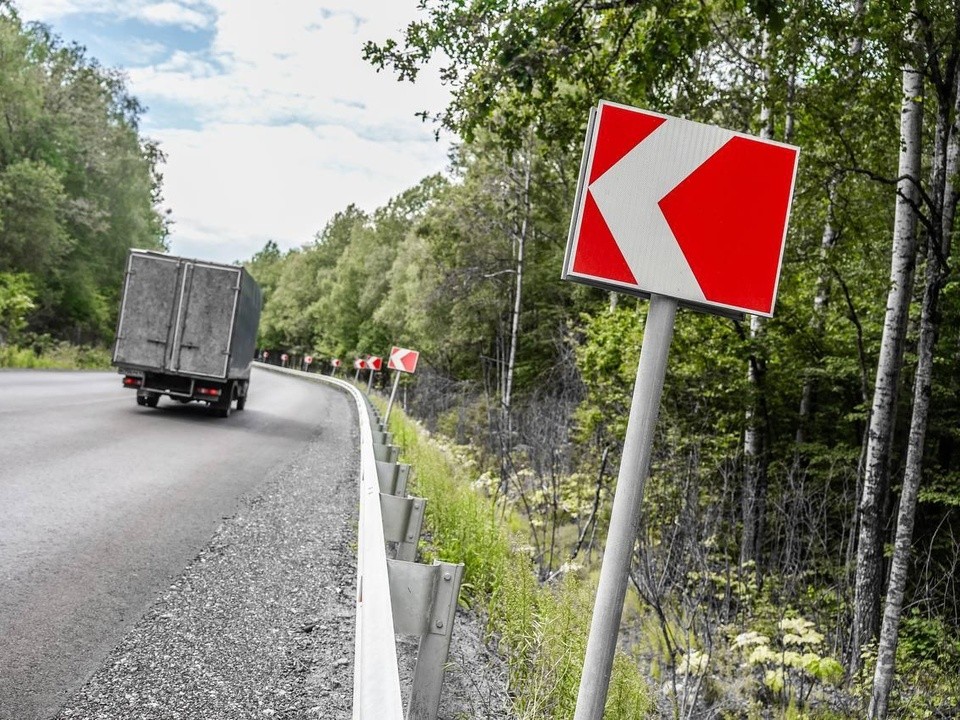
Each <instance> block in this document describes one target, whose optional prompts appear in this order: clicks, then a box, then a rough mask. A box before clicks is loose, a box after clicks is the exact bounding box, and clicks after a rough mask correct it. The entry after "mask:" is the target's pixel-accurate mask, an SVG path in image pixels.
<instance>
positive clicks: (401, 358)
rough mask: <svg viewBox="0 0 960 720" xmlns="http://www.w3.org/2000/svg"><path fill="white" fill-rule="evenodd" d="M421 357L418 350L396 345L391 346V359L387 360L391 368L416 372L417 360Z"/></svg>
mask: <svg viewBox="0 0 960 720" xmlns="http://www.w3.org/2000/svg"><path fill="white" fill-rule="evenodd" d="M419 359H420V353H419V352H417V351H416V350H408V349H407V348H401V347H397V346H396V345H394V346H393V347H392V348H390V359H389V360H388V361H387V367H388V368H389V369H390V370H399V371H400V372H405V373H414V372H416V371H417V360H419Z"/></svg>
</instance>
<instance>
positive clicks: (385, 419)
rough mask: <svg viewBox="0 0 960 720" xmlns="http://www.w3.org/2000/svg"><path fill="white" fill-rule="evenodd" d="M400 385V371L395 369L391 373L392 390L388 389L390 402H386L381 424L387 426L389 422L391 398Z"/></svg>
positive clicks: (391, 407)
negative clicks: (385, 410)
mask: <svg viewBox="0 0 960 720" xmlns="http://www.w3.org/2000/svg"><path fill="white" fill-rule="evenodd" d="M399 385H400V372H399V371H398V370H395V371H394V373H393V390H391V391H390V402H388V403H387V412H386V414H385V415H384V416H383V426H384V427H387V423H388V422H390V410H392V409H393V400H394V398H395V397H396V396H397V387H398V386H399Z"/></svg>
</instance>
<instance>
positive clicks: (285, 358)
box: [280, 353, 290, 362]
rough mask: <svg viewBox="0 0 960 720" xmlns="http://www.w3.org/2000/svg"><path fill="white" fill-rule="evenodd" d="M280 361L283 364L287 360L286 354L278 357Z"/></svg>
mask: <svg viewBox="0 0 960 720" xmlns="http://www.w3.org/2000/svg"><path fill="white" fill-rule="evenodd" d="M280 359H281V360H283V361H284V362H286V361H287V360H289V359H290V358H289V357H287V354H286V353H284V354H283V355H281V356H280Z"/></svg>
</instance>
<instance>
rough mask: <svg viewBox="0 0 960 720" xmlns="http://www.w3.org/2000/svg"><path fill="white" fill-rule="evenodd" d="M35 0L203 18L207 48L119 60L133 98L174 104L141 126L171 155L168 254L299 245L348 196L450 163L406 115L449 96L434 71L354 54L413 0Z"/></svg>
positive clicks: (400, 186)
mask: <svg viewBox="0 0 960 720" xmlns="http://www.w3.org/2000/svg"><path fill="white" fill-rule="evenodd" d="M33 2H37V3H40V5H41V6H43V7H45V8H46V10H45V11H44V12H46V13H48V16H55V15H56V14H57V13H60V14H66V13H68V12H87V13H94V12H99V11H101V10H105V9H106V11H107V12H110V11H111V10H110V9H113V11H115V12H118V13H125V15H123V16H125V17H130V16H135V17H137V18H139V19H141V20H143V21H150V22H164V23H167V24H174V25H179V26H181V27H184V28H189V27H194V26H195V25H194V26H191V23H195V24H196V23H199V22H201V19H203V20H205V21H209V23H210V24H209V27H207V31H208V32H212V41H211V42H210V44H209V46H208V47H205V48H203V49H201V50H196V49H194V50H189V49H177V50H175V51H173V52H172V53H170V54H169V55H168V56H167V58H166V59H165V60H163V61H162V62H154V63H153V64H144V63H131V65H136V67H130V68H128V75H129V78H130V88H131V90H132V92H133V94H134V95H136V96H137V97H138V98H139V99H140V100H141V101H143V102H144V103H145V104H146V105H147V106H150V105H157V106H161V105H162V106H163V108H164V115H163V117H164V120H165V121H167V120H169V118H170V117H171V114H172V112H174V111H177V110H178V109H179V112H180V113H181V116H180V121H179V122H174V123H173V124H174V125H175V127H164V126H161V125H159V124H157V123H155V122H153V121H152V119H151V117H150V115H149V114H148V115H147V116H146V117H145V118H144V122H143V127H144V128H145V130H146V132H147V133H148V134H149V135H150V136H151V137H154V138H155V139H157V140H159V141H160V143H161V146H162V147H163V150H164V152H165V153H166V154H167V157H168V161H167V165H166V167H165V168H164V170H163V173H164V194H165V197H166V203H167V204H168V205H169V207H170V208H172V210H173V216H174V219H175V225H174V229H173V234H172V237H171V239H172V248H171V249H172V250H173V251H174V252H177V253H182V254H185V255H193V256H198V257H208V258H210V259H215V260H233V259H237V258H244V257H249V256H250V255H251V254H252V253H253V252H255V251H256V250H258V249H259V248H260V247H262V246H263V244H264V242H266V240H268V239H273V240H275V241H276V242H277V243H278V244H280V246H281V247H284V248H289V247H295V246H298V245H301V244H303V243H305V242H308V241H309V240H310V239H311V238H312V237H313V235H314V233H316V232H317V231H318V230H320V229H321V228H322V227H323V225H324V224H325V223H326V222H327V220H328V219H329V218H330V217H331V216H332V215H333V214H334V213H335V212H337V211H339V210H342V209H343V208H345V207H346V206H347V205H348V204H350V203H352V202H353V203H356V204H358V205H359V206H360V207H362V208H364V209H366V210H373V209H375V208H376V207H378V206H380V205H382V204H383V203H385V202H386V201H387V200H388V199H389V198H390V197H392V196H394V195H396V194H397V193H399V192H402V191H403V190H404V189H406V188H409V187H411V186H413V185H414V184H415V183H417V182H418V181H419V180H420V179H421V178H423V177H424V176H426V175H428V174H431V173H434V172H438V171H440V170H442V169H443V167H444V165H445V163H446V153H447V147H448V143H447V142H443V143H439V144H438V143H436V142H435V141H434V138H433V131H434V128H433V127H432V126H430V125H424V124H423V123H422V122H421V121H420V120H419V118H417V117H416V116H415V114H416V112H418V111H420V110H439V109H440V108H442V107H443V106H444V105H445V104H446V103H447V101H448V94H447V92H446V90H445V89H444V88H443V87H442V86H441V85H440V82H439V80H438V79H437V78H436V74H435V73H434V74H433V75H431V74H430V73H424V74H422V77H421V79H420V80H419V81H418V83H417V84H416V85H412V84H410V83H398V82H397V81H396V80H395V78H394V77H393V75H392V74H391V73H389V72H387V73H379V74H378V73H377V72H376V71H375V69H374V68H373V67H372V66H370V65H369V64H368V63H366V62H365V61H364V60H363V58H362V46H363V43H364V41H366V40H375V41H381V40H384V39H386V38H387V37H390V36H396V35H397V34H398V33H399V32H400V30H401V29H402V28H403V27H404V26H405V25H406V23H407V22H409V21H410V20H411V19H413V18H414V17H415V15H416V12H417V10H416V6H417V0H390V1H389V2H387V1H385V0H320V1H319V2H318V1H317V0H281V1H280V2H276V3H267V2H263V1H262V0H204V1H203V2H201V1H200V0H193V1H189V0H180V1H179V2H169V1H166V2H148V1H146V0H124V2H122V3H121V2H119V1H116V2H114V0H32V1H31V5H32V3H33ZM124 8H125V9H124ZM36 19H45V18H43V17H40V18H36ZM150 39H151V38H144V40H150ZM165 39H167V40H168V38H165ZM145 60H146V62H149V59H145ZM171 108H173V109H174V110H173V111H172V110H171ZM183 128H190V129H183Z"/></svg>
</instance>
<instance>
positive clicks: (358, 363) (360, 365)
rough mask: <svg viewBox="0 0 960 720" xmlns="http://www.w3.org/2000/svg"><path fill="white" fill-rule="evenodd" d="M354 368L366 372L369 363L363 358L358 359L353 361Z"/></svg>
mask: <svg viewBox="0 0 960 720" xmlns="http://www.w3.org/2000/svg"><path fill="white" fill-rule="evenodd" d="M353 367H354V368H356V369H357V370H366V369H367V363H366V361H365V360H364V359H363V358H357V359H356V360H354V361H353Z"/></svg>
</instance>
